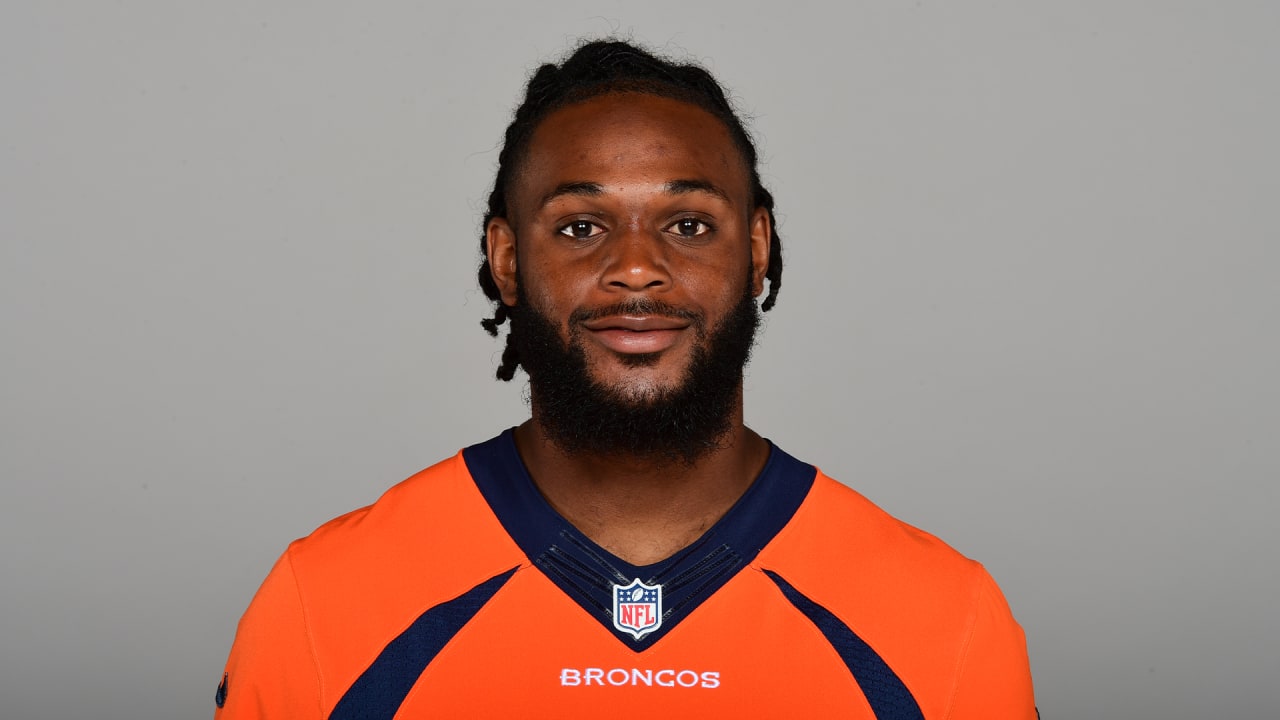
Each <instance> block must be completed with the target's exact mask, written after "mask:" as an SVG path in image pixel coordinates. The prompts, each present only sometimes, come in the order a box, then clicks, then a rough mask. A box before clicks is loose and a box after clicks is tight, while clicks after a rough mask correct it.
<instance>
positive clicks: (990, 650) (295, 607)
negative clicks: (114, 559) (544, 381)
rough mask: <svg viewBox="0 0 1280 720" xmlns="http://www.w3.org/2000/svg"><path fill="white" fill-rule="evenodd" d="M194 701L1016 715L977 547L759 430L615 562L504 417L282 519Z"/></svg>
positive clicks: (1016, 674) (549, 710)
mask: <svg viewBox="0 0 1280 720" xmlns="http://www.w3.org/2000/svg"><path fill="white" fill-rule="evenodd" d="M218 706H219V710H218V711H217V714H216V715H215V718H217V720H244V719H247V718H289V719H291V720H305V719H310V718H315V719H317V720H319V719H330V720H347V719H349V718H428V717H431V718H435V717H448V718H453V717H477V718H497V717H520V718H558V719H560V718H592V720H598V719H599V718H600V717H601V716H602V715H607V714H609V713H613V712H617V713H620V714H627V715H633V714H640V713H647V714H650V715H651V716H653V717H661V718H683V717H698V718H708V717H730V716H734V717H748V718H784V717H785V718H792V717H840V718H895V719H903V720H906V719H911V718H928V719H929V720H934V719H937V720H943V719H944V718H949V719H951V720H965V719H974V720H978V719H981V720H992V719H1004V718H1008V719H1011V720H1032V719H1033V718H1035V717H1036V711H1035V708H1034V700H1033V697H1032V686H1031V674H1030V670H1029V668H1028V663H1027V653H1026V643H1025V640H1024V638H1023V634H1022V629H1021V628H1020V627H1019V626H1018V624H1017V622H1015V621H1014V619H1013V616H1012V615H1011V614H1010V612H1009V609H1008V606H1007V605H1006V604H1005V601H1004V598H1003V596H1002V595H1001V594H1000V590H999V589H998V588H997V587H996V585H995V583H994V582H993V581H992V580H991V578H990V576H989V575H988V574H987V573H986V571H985V570H983V568H982V566H981V565H979V564H977V563H975V562H973V561H971V560H968V559H966V558H964V557H963V556H961V555H960V554H958V553H956V552H955V551H954V550H952V549H951V548H950V547H948V546H947V545H945V544H944V543H942V542H941V541H939V540H938V539H936V538H934V537H933V536H931V535H928V534H926V533H924V532H921V531H919V530H917V529H915V528H912V527H910V526H908V525H905V524H903V523H901V522H899V521H897V520H895V519H893V518H892V517H890V516H888V515H887V514H885V513H884V512H883V511H881V510H880V509H879V508H877V507H875V506H874V505H872V504H871V503H870V502H868V501H867V500H866V499H865V498H863V497H862V496H861V495H859V494H857V493H856V492H854V491H852V490H850V489H848V488H846V487H845V486H843V485H841V484H839V483H837V482H836V481H834V480H832V479H830V478H828V477H826V476H825V475H823V474H822V473H821V472H819V471H818V470H817V469H816V468H814V467H813V466H811V465H806V464H804V463H802V462H800V461H798V460H796V459H795V458H792V457H791V456H790V455H787V454H786V453H784V452H782V451H781V450H779V449H778V448H776V447H774V448H773V450H772V453H771V455H770V458H769V461H768V464H767V465H766V467H765V469H764V471H763V472H762V473H761V475H760V477H759V478H757V480H756V481H755V483H754V484H753V485H752V486H751V488H750V489H749V490H748V491H747V492H746V493H745V494H744V495H743V497H742V498H741V499H740V500H739V501H738V503H737V504H736V505H734V507H733V508H732V509H731V510H730V511H729V512H728V513H727V514H726V515H725V516H724V517H723V518H722V519H721V520H720V521H719V522H718V523H717V524H716V525H715V526H714V527H712V528H711V529H710V530H709V531H707V533H706V534H705V535H704V536H703V537H702V538H701V539H699V540H698V541H697V542H695V543H694V544H693V545H691V546H690V547H688V548H685V549H684V550H682V551H680V552H679V553H677V554H676V555H675V556H673V557H671V558H668V559H667V560H664V561H662V562H659V563H655V564H653V565H647V566H642V567H638V566H633V565H631V564H629V563H627V562H625V561H623V560H621V559H619V558H617V557H615V556H614V555H612V554H611V553H609V552H608V551H606V550H604V549H603V548H601V547H600V546H598V545H596V544H595V543H593V542H592V541H591V540H589V539H588V538H586V536H584V535H583V534H582V533H580V532H578V531H577V530H576V529H575V528H574V527H573V526H572V525H570V524H569V523H568V522H566V521H565V520H564V519H563V518H561V517H560V516H559V515H558V514H557V513H556V512H555V511H554V510H552V509H551V507H550V506H549V505H547V503H546V502H545V501H544V500H543V499H542V497H541V495H539V493H538V491H537V489H536V487H535V486H534V485H533V482H532V481H531V479H530V478H529V476H528V473H527V472H526V471H525V469H524V466H523V464H522V462H521V460H520V458H519V455H518V454H517V452H516V448H515V443H514V441H513V439H512V434H511V432H510V431H507V432H505V433H503V434H502V435H500V436H498V437H497V438H495V439H493V440H490V441H488V442H485V443H481V444H479V445H475V446H472V447H470V448H467V449H466V450H463V451H462V452H460V453H459V454H458V455H456V456H455V457H453V458H451V459H449V460H446V461H444V462H442V463H440V464H438V465H435V466H433V467H431V468H428V469H427V470H424V471H422V472H421V473H418V474H417V475H415V476H413V477H411V478H409V479H408V480H406V481H404V482H403V483H400V484H399V485H397V486H395V487H393V488H392V489H391V490H389V491H388V492H387V493H386V494H385V495H384V496H383V497H382V498H381V499H379V500H378V502H376V503H375V504H373V505H371V506H369V507H367V508H363V509H361V510H357V511H355V512H353V513H350V514H347V515H344V516H342V517H339V518H337V519H335V520H333V521H331V522H329V523H327V524H325V525H323V526H322V527H320V528H319V529H318V530H316V531H315V532H314V533H312V534H311V535H310V536H308V537H306V538H304V539H302V540H298V541H296V542H294V543H293V544H291V545H290V546H289V549H288V550H287V551H286V552H285V554H284V555H283V556H282V557H281V558H280V560H279V561H278V562H277V563H276V566H275V567H274V568H273V569H272V571H271V573H270V574H269V575H268V576H267V579H266V581H265V582H264V583H263V585H262V587H261V589H259V591H258V593H257V595H256V596H255V597H254V599H253V602H252V604H250V606H249V609H248V610H247V611H246V612H245V615H244V617H243V619H241V621H240V625H239V629H238V631H237V634H236V640H235V644H234V646H233V647H232V649H231V656H230V659H229V660H228V661H227V667H226V673H225V674H224V676H223V683H222V685H221V686H220V687H219V689H218Z"/></svg>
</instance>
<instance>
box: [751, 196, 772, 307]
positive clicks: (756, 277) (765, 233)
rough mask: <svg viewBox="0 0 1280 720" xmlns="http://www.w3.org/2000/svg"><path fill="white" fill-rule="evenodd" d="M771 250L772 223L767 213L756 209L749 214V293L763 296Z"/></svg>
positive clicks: (764, 210) (762, 209)
mask: <svg viewBox="0 0 1280 720" xmlns="http://www.w3.org/2000/svg"><path fill="white" fill-rule="evenodd" d="M772 250H773V223H771V222H769V211H768V210H766V209H764V208H762V207H758V208H756V209H755V210H754V211H753V212H752V213H751V293H752V294H753V295H754V296H755V297H760V296H761V295H763V294H764V276H765V273H766V272H768V270H769V253H770V252H771V251H772Z"/></svg>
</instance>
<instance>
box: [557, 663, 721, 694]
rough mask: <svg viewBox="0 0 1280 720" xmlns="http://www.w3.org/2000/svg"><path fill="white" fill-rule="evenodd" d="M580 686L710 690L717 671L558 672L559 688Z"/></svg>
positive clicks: (716, 681)
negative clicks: (641, 686) (639, 686)
mask: <svg viewBox="0 0 1280 720" xmlns="http://www.w3.org/2000/svg"><path fill="white" fill-rule="evenodd" d="M582 685H600V686H602V687H607V686H610V685H612V686H613V687H627V686H631V687H635V686H638V685H643V686H645V687H654V686H657V687H668V688H673V687H680V688H706V689H708V690H714V689H715V688H718V687H720V671H719V670H705V671H702V672H698V671H696V670H670V669H663V670H652V669H644V668H629V669H628V668H610V669H608V670H605V669H604V668H583V669H581V670H579V669H577V668H561V670H560V686H561V687H579V686H582Z"/></svg>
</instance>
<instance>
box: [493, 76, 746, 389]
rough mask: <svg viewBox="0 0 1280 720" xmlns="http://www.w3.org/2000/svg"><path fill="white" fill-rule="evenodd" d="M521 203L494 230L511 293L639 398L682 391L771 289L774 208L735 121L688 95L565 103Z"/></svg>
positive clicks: (507, 298)
mask: <svg viewBox="0 0 1280 720" xmlns="http://www.w3.org/2000/svg"><path fill="white" fill-rule="evenodd" d="M508 207H509V209H510V213H509V214H510V217H508V218H499V219H495V220H494V221H493V222H491V223H490V225H489V227H488V228H487V246H488V252H489V260H490V267H491V268H492V270H493V275H494V280H495V282H496V283H497V285H498V288H499V289H500V291H501V292H502V298H503V302H504V303H506V304H507V305H510V306H513V307H514V306H518V305H520V304H521V303H524V304H527V305H528V306H529V307H527V308H523V307H521V308H518V309H519V310H521V311H525V310H528V311H533V312H536V313H537V314H538V315H539V316H540V317H541V318H542V319H544V320H545V321H546V322H547V323H548V324H549V326H550V328H553V329H554V331H555V334H556V335H557V336H558V338H559V340H560V342H561V343H562V344H563V345H564V346H565V347H567V348H571V349H572V350H573V351H574V352H576V353H578V354H579V355H580V357H581V361H582V363H583V364H584V367H585V372H586V374H587V376H588V378H589V380H590V382H591V383H592V384H593V385H595V386H597V387H599V388H604V389H606V390H607V391H608V392H609V393H611V394H613V395H615V396H617V397H618V398H622V399H624V400H630V401H631V402H633V403H636V404H639V405H643V404H645V403H647V402H650V401H652V400H654V399H656V398H659V397H663V396H670V395H671V394H672V393H674V392H677V391H679V390H681V389H682V387H683V386H684V384H685V383H686V382H687V380H688V378H689V373H690V369H691V367H694V366H695V364H696V362H695V361H696V360H697V359H698V358H699V357H700V356H705V355H706V354H707V352H708V348H709V346H710V344H711V342H712V340H711V339H712V338H714V337H715V336H716V331H717V330H718V329H720V328H721V327H722V326H725V325H726V323H728V321H729V320H730V318H731V317H732V316H733V314H734V312H735V311H737V312H739V313H740V312H741V309H742V304H743V300H744V297H745V298H747V299H748V302H749V301H750V300H749V299H750V298H754V297H755V296H758V295H759V294H760V293H761V291H762V290H763V281H764V273H765V269H766V267H767V264H768V257H769V235H770V227H769V220H768V214H767V212H766V211H765V210H763V209H755V208H753V206H752V202H751V186H750V177H749V175H748V169H747V168H746V166H745V163H744V161H743V159H742V155H741V153H740V152H739V150H738V149H737V147H736V146H735V145H734V143H733V140H732V138H731V137H730V136H729V133H728V131H727V129H726V128H725V127H724V125H723V124H722V123H721V122H720V121H719V120H718V119H717V118H716V117H714V116H713V115H711V114H710V113H708V112H706V111H704V110H702V109H701V108H698V107H697V106H694V105H690V104H688V103H684V102H680V101H677V100H671V99H668V98H662V97H657V96H653V95H644V94H635V93H623V94H612V95H604V96H600V97H597V98H593V99H591V100H587V101H584V102H582V103H579V104H576V105H571V106H569V107H566V108H563V109H561V110H559V111H557V112H555V113H552V114H551V115H550V116H548V117H547V118H546V119H545V120H544V121H543V122H542V123H541V124H540V125H539V126H538V128H537V129H536V130H535V132H534V134H533V137H532V139H531V141H530V143H529V146H528V149H527V152H526V155H525V158H524V161H523V163H522V164H521V166H520V171H519V172H518V174H517V175H516V177H515V180H514V183H513V187H512V188H510V189H509V194H508ZM744 283H745V288H744ZM744 290H745V292H744ZM752 311H754V307H753V308H752ZM522 355H523V353H522ZM738 370H739V373H740V370H741V368H740V367H739V368H738ZM739 378H740V374H739ZM534 380H535V383H534V402H535V412H536V411H537V403H538V389H537V384H536V380H537V379H536V378H534Z"/></svg>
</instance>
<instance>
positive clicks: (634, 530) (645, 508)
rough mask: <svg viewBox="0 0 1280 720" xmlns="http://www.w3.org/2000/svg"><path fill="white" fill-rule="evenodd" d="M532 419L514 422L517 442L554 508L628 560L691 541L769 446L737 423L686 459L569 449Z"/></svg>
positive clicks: (728, 502) (663, 553)
mask: <svg viewBox="0 0 1280 720" xmlns="http://www.w3.org/2000/svg"><path fill="white" fill-rule="evenodd" d="M537 418H538V412H537V406H536V405H535V406H534V413H533V418H532V419H531V420H529V421H527V422H525V423H524V424H523V425H521V426H520V427H518V428H516V433H515V439H516V448H517V449H518V450H519V452H520V456H521V458H522V459H523V460H524V464H525V467H527V468H528V470H529V474H530V475H531V476H532V478H533V482H534V484H536V485H537V487H538V490H539V491H540V492H541V493H542V495H543V497H545V498H546V500H547V502H548V503H550V504H551V506H552V507H553V508H555V510H556V511H557V512H558V513H560V515H561V516H563V517H564V518H565V519H566V520H568V521H569V522H570V523H571V524H572V525H573V526H574V527H576V528H578V530H580V531H582V533H583V534H584V535H586V536H587V537H589V538H591V540H592V541H594V542H595V543H596V544H598V545H600V546H601V547H603V548H604V549H606V550H608V551H609V552H611V553H613V554H614V555H616V556H618V557H620V558H622V559H623V560H625V561H627V562H629V563H631V564H633V565H649V564H651V563H655V562H658V561H660V560H663V559H666V558H667V557H670V556H671V555H673V554H675V553H676V552H678V551H680V550H681V549H683V548H685V547H687V546H688V545H689V544H690V543H692V542H693V541H695V540H697V539H698V538H699V537H700V536H701V535H702V534H703V533H704V532H706V530H707V529H708V528H710V527H711V526H712V525H713V524H715V522H716V521H717V520H719V519H720V518H721V517H722V516H723V515H724V514H725V513H726V512H728V510H729V508H731V507H733V504H734V503H735V502H737V500H738V498H740V497H741V496H742V494H743V493H744V492H746V490H747V488H748V487H750V486H751V483H752V482H753V481H754V480H755V478H756V476H758V475H759V474H760V472H761V470H763V469H764V465H765V462H766V461H767V460H768V457H769V444H768V443H767V442H765V440H764V439H763V438H761V437H760V436H759V435H757V434H756V433H755V432H754V431H752V430H751V429H750V428H748V427H746V426H745V425H744V424H743V422H742V404H741V402H739V403H738V404H737V405H736V407H735V409H734V411H733V415H732V417H731V419H730V427H729V430H728V431H727V432H726V433H725V434H724V435H723V436H721V438H720V439H719V442H718V443H717V444H716V445H715V446H714V447H713V448H710V449H708V450H707V452H705V453H703V454H702V455H700V456H699V457H698V458H696V459H694V460H693V461H692V462H686V461H684V460H680V459H668V458H657V459H655V458H637V457H634V456H632V455H625V454H617V455H613V454H596V453H593V454H581V453H575V454H569V453H566V452H565V451H563V450H562V449H561V448H560V447H559V446H558V445H556V444H555V442H554V441H552V440H551V438H550V437H548V436H547V434H546V433H545V431H544V430H543V428H542V426H541V425H540V424H539V423H538V420H537Z"/></svg>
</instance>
